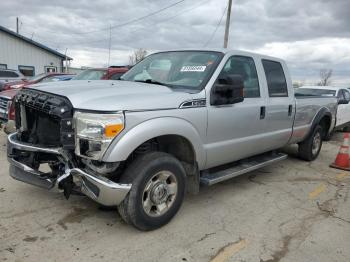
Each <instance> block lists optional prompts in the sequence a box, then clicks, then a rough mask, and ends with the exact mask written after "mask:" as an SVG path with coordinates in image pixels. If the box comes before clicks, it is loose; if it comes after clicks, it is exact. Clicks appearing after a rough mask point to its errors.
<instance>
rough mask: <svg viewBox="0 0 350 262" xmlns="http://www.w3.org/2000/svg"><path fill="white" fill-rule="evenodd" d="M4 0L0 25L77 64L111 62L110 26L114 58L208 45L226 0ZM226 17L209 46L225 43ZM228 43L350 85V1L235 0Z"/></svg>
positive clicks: (298, 74)
mask: <svg viewBox="0 0 350 262" xmlns="http://www.w3.org/2000/svg"><path fill="white" fill-rule="evenodd" d="M178 1H179V0H128V1H125V0H123V1H122V0H98V1H87V0H86V1H84V0H74V1H73V0H60V1H47V0H30V1H28V0H13V1H10V0H3V1H1V16H0V24H1V25H2V26H5V27H8V28H10V29H13V30H15V24H16V16H18V17H19V19H20V21H21V24H20V33H21V34H23V35H25V36H28V37H30V38H31V37H33V40H36V41H38V42H41V43H44V44H46V45H47V46H49V47H51V48H53V49H57V50H58V51H60V52H63V53H64V52H65V50H66V48H68V52H67V54H68V55H69V56H71V57H72V58H73V59H74V60H73V63H72V65H73V66H77V67H80V66H105V65H106V64H107V61H108V46H109V29H108V28H109V26H110V25H111V26H112V28H113V29H112V41H111V43H112V44H111V46H112V52H111V64H115V65H120V64H127V63H128V57H129V55H130V54H131V52H132V50H134V49H137V48H145V49H147V50H150V51H155V50H165V49H176V48H181V47H190V48H196V47H203V46H204V45H205V44H206V43H207V42H208V41H209V40H210V39H211V36H212V35H213V32H214V30H215V28H216V26H217V24H218V22H219V20H220V18H221V17H222V15H223V13H224V10H225V8H226V5H227V0H184V1H183V2H181V3H179V4H176V5H174V6H173V7H171V8H169V9H166V10H164V11H162V12H160V13H157V14H156V15H153V16H150V17H149V18H147V19H142V20H139V21H136V22H134V23H130V24H128V25H125V26H118V25H120V24H123V23H126V22H129V21H131V20H134V19H135V18H139V17H143V16H145V15H147V14H150V13H153V12H156V11H157V10H159V9H162V8H164V7H167V6H169V5H171V4H173V3H176V2H178ZM224 24H225V17H224V18H223V20H222V22H221V25H220V26H219V27H218V30H217V31H216V34H215V35H214V37H213V38H212V40H211V41H210V42H209V43H208V45H207V46H208V47H222V45H223V34H224ZM229 48H231V49H243V50H249V51H254V52H259V53H263V54H267V55H272V56H277V57H281V58H284V59H286V60H287V63H288V65H289V66H290V68H291V70H292V75H293V79H294V80H302V81H305V80H306V81H310V80H311V81H316V79H318V77H319V70H320V69H321V68H332V69H333V70H334V81H335V82H337V83H342V82H347V81H348V82H349V83H350V1H349V0H308V1H307V0H278V1H276V0H233V6H232V17H231V33H230V39H229Z"/></svg>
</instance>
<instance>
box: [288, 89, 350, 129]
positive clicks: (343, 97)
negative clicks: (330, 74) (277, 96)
mask: <svg viewBox="0 0 350 262" xmlns="http://www.w3.org/2000/svg"><path fill="white" fill-rule="evenodd" d="M295 95H296V96H299V97H300V96H301V97H302V96H316V97H317V96H329V97H336V98H337V99H338V101H339V102H342V103H340V104H339V105H338V110H337V117H336V124H335V128H334V130H341V129H344V130H348V129H349V128H350V103H349V102H350V90H348V89H347V88H341V87H332V86H302V87H299V88H297V89H295Z"/></svg>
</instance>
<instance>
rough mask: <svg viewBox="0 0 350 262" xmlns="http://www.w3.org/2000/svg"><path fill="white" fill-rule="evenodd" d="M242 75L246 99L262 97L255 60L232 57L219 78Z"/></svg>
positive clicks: (244, 57)
mask: <svg viewBox="0 0 350 262" xmlns="http://www.w3.org/2000/svg"><path fill="white" fill-rule="evenodd" d="M228 75H240V76H241V77H242V78H243V81H244V97H245V98H252V97H260V88H259V78H258V74H257V72H256V67H255V63H254V60H253V58H251V57H246V56H232V57H230V58H229V60H227V62H226V64H225V66H224V68H223V69H222V71H221V73H220V76H219V77H225V76H228Z"/></svg>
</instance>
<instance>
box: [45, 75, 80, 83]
mask: <svg viewBox="0 0 350 262" xmlns="http://www.w3.org/2000/svg"><path fill="white" fill-rule="evenodd" d="M73 77H75V75H73V74H72V75H65V74H62V75H54V76H51V77H46V78H44V79H43V80H42V81H41V82H40V83H49V82H58V81H69V80H71V79H72V78H73Z"/></svg>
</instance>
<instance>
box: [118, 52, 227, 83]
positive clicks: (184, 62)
mask: <svg viewBox="0 0 350 262" xmlns="http://www.w3.org/2000/svg"><path fill="white" fill-rule="evenodd" d="M222 56H223V54H222V53H219V52H207V51H176V52H164V53H156V54H153V55H150V56H148V57H146V58H145V59H144V60H142V61H141V62H140V63H138V64H136V65H135V66H134V67H133V68H131V69H130V70H129V71H128V72H127V73H125V74H124V75H123V76H122V77H121V80H126V81H135V82H149V83H157V84H164V85H166V86H168V87H170V88H179V89H191V90H201V89H202V88H203V87H204V85H205V84H206V83H207V82H208V80H209V79H210V77H211V75H212V74H213V72H214V70H215V68H216V66H217V65H218V63H219V62H220V60H221V58H222Z"/></svg>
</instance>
